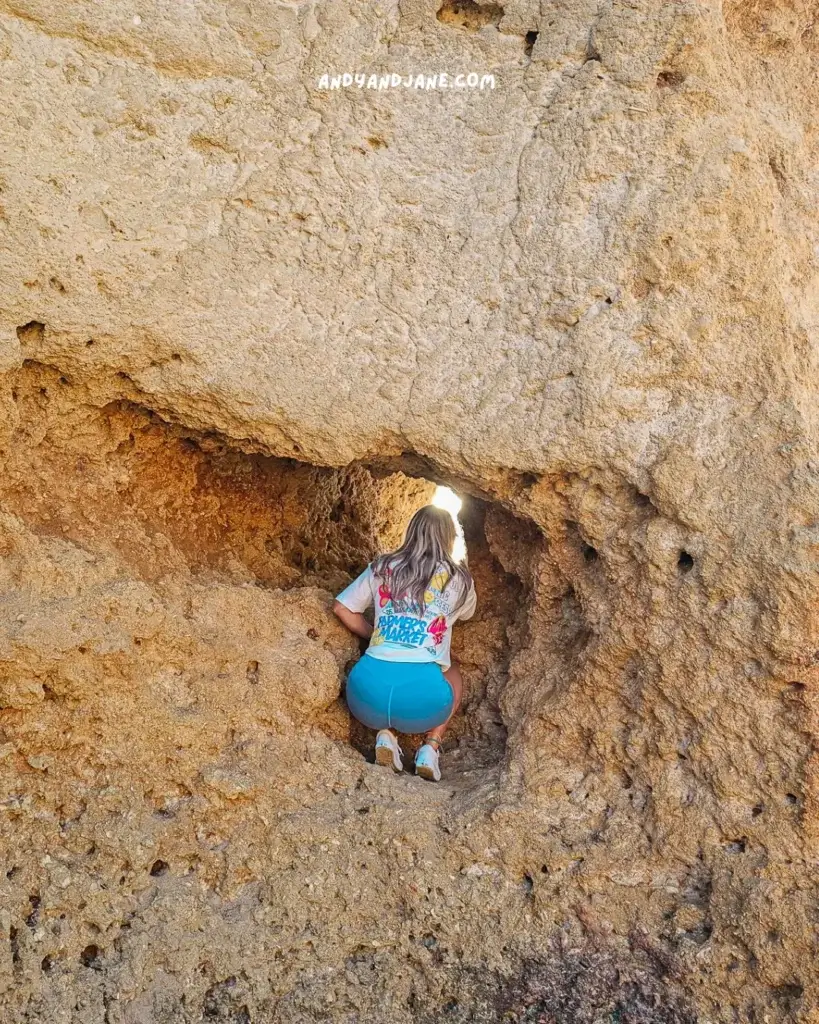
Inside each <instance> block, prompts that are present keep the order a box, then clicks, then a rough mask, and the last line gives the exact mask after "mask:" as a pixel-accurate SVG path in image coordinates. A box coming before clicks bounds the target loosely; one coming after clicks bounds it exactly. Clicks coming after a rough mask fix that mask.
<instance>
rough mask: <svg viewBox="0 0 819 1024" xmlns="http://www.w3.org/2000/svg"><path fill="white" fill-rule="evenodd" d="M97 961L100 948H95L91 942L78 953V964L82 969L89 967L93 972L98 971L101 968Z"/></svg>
mask: <svg viewBox="0 0 819 1024" xmlns="http://www.w3.org/2000/svg"><path fill="white" fill-rule="evenodd" d="M99 959H100V948H99V946H95V945H94V943H93V942H92V943H91V944H90V945H88V946H86V947H85V949H84V950H83V951H82V953H80V963H81V964H82V965H83V967H90V968H91V969H92V970H94V971H98V970H99V969H100V967H101V964H100V962H99Z"/></svg>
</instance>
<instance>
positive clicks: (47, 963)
mask: <svg viewBox="0 0 819 1024" xmlns="http://www.w3.org/2000/svg"><path fill="white" fill-rule="evenodd" d="M40 969H41V970H42V971H44V972H45V973H46V974H49V973H50V972H51V971H52V970H53V969H54V957H53V956H50V955H49V956H44V957H43V959H42V960H41V961H40Z"/></svg>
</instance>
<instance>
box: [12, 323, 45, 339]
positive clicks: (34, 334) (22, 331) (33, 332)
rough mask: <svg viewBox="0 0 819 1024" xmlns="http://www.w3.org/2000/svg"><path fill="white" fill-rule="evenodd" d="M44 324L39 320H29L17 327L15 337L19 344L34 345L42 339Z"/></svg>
mask: <svg viewBox="0 0 819 1024" xmlns="http://www.w3.org/2000/svg"><path fill="white" fill-rule="evenodd" d="M44 333H45V324H41V323H40V321H39V320H29V322H28V323H27V324H23V326H22V327H18V328H17V337H18V339H19V341H20V344H21V345H36V344H37V343H38V342H40V341H42V340H43V334H44Z"/></svg>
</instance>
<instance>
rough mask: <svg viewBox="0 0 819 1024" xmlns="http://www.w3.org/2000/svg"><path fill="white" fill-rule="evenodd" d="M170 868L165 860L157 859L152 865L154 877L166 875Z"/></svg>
mask: <svg viewBox="0 0 819 1024" xmlns="http://www.w3.org/2000/svg"><path fill="white" fill-rule="evenodd" d="M167 870H168V865H167V863H166V862H165V861H164V860H155V861H154V862H153V864H152V865H151V874H152V875H153V877H154V878H157V877H158V876H159V875H164V874H165V873H166V872H167Z"/></svg>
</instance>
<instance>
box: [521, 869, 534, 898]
mask: <svg viewBox="0 0 819 1024" xmlns="http://www.w3.org/2000/svg"><path fill="white" fill-rule="evenodd" d="M522 884H523V891H524V892H525V893H526V895H527V896H529V895H531V893H532V891H533V890H534V888H535V883H534V881H533V880H532V876H531V875H528V874H527V875H524V876H523V883H522Z"/></svg>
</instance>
